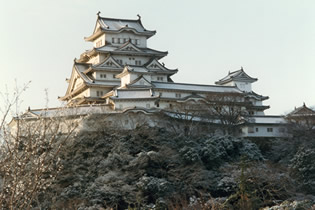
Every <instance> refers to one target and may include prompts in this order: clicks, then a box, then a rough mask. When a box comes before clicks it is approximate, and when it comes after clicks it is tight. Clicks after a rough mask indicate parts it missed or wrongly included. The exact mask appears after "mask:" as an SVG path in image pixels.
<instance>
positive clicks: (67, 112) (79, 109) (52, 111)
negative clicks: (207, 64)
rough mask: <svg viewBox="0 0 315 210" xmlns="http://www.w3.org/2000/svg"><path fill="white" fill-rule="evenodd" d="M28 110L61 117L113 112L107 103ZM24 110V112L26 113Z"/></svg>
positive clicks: (39, 115) (45, 115)
mask: <svg viewBox="0 0 315 210" xmlns="http://www.w3.org/2000/svg"><path fill="white" fill-rule="evenodd" d="M28 112H30V113H32V114H35V115H37V116H38V117H62V116H77V115H86V114H91V113H105V112H106V113H110V112H113V111H111V109H110V108H109V107H108V105H93V106H76V107H57V108H49V109H33V110H29V111H28ZM28 112H26V113H28Z"/></svg>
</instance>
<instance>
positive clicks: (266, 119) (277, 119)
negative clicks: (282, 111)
mask: <svg viewBox="0 0 315 210" xmlns="http://www.w3.org/2000/svg"><path fill="white" fill-rule="evenodd" d="M249 121H250V122H253V123H255V124H285V123H286V121H285V119H284V118H283V117H281V116H270V115H269V116H254V117H251V118H250V119H249Z"/></svg>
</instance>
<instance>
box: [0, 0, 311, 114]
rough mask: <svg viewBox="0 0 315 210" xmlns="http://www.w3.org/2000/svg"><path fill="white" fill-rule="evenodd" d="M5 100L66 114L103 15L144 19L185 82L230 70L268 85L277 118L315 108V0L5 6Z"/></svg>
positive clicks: (30, 1) (94, 0)
mask: <svg viewBox="0 0 315 210" xmlns="http://www.w3.org/2000/svg"><path fill="white" fill-rule="evenodd" d="M0 3H1V7H0V37H1V39H0V68H1V76H0V91H1V92H4V91H5V85H7V86H9V90H10V91H11V90H12V87H13V86H14V83H15V79H16V80H17V82H18V84H19V85H20V86H22V85H23V84H24V83H27V82H28V81H32V82H31V84H30V86H29V89H28V90H27V91H26V92H25V94H24V95H23V97H22V98H23V100H24V102H23V104H22V106H21V109H22V111H23V110H24V109H26V108H27V107H28V106H30V107H31V108H41V107H44V106H45V103H46V102H45V91H44V90H45V89H48V93H49V106H50V107H55V106H59V104H60V103H59V101H58V99H57V97H58V96H63V95H64V94H65V92H66V88H67V83H66V82H65V78H69V77H70V74H71V69H72V65H73V59H74V58H75V57H76V58H79V56H80V54H81V53H82V52H84V51H85V50H88V49H90V48H91V47H92V44H91V43H86V42H85V41H84V40H83V38H84V37H86V36H89V35H91V33H92V31H93V29H94V25H95V21H96V13H97V12H98V11H101V16H104V17H113V18H128V19H137V14H140V15H141V17H142V23H143V24H144V26H145V27H146V28H147V29H149V30H157V34H156V35H155V36H153V37H151V38H150V39H149V40H148V46H149V47H150V48H153V49H157V50H161V51H168V52H169V54H168V56H167V57H166V58H164V59H163V60H162V62H164V63H165V65H166V66H167V67H168V68H178V69H179V72H178V73H177V74H176V75H175V76H173V80H174V81H175V82H185V83H200V84H214V82H215V81H217V80H219V79H221V78H222V77H224V76H225V75H226V74H227V73H228V71H234V70H238V69H240V68H241V66H243V68H244V70H245V71H246V72H247V73H248V74H249V75H250V76H252V77H255V78H258V81H257V82H256V83H254V84H253V90H254V91H255V92H256V93H258V94H261V95H265V96H269V97H270V99H269V100H266V101H265V102H264V103H265V104H266V105H270V106H271V108H270V109H269V110H267V111H266V113H267V114H284V113H287V112H289V111H291V110H292V109H293V108H294V107H295V106H301V105H302V104H303V102H305V103H306V104H307V105H309V106H314V105H315V93H314V92H315V91H314V90H315V12H314V11H315V1H314V0H276V1H275V0H237V1H235V0H217V1H213V0H204V1H203V0H195V1H188V0H187V1H183V0H168V1H164V0H160V1H150V0H138V1H132V0H129V1H127V0H112V1H109V0H88V1H87V0H54V1H49V0H27V1H24V0H10V1H7V0H6V1H5V0H0Z"/></svg>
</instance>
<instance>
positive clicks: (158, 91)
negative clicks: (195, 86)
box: [155, 90, 191, 98]
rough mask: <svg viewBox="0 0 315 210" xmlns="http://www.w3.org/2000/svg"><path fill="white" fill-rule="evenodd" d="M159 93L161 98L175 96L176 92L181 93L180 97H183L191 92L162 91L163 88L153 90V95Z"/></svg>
mask: <svg viewBox="0 0 315 210" xmlns="http://www.w3.org/2000/svg"><path fill="white" fill-rule="evenodd" d="M160 93H162V96H161V97H162V98H176V93H177V94H178V93H179V94H181V97H180V98H184V97H186V96H189V95H191V93H185V92H180V91H178V92H168V91H163V90H156V91H155V95H159V94H160Z"/></svg>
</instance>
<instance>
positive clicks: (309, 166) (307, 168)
mask: <svg viewBox="0 0 315 210" xmlns="http://www.w3.org/2000/svg"><path fill="white" fill-rule="evenodd" d="M291 168H292V169H293V174H294V175H296V176H297V178H298V179H299V180H300V181H301V183H302V186H301V187H302V189H304V190H306V191H307V192H308V193H312V194H315V149H314V148H305V147H301V148H300V149H299V150H298V152H297V153H296V154H295V156H294V157H293V159H292V164H291Z"/></svg>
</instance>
